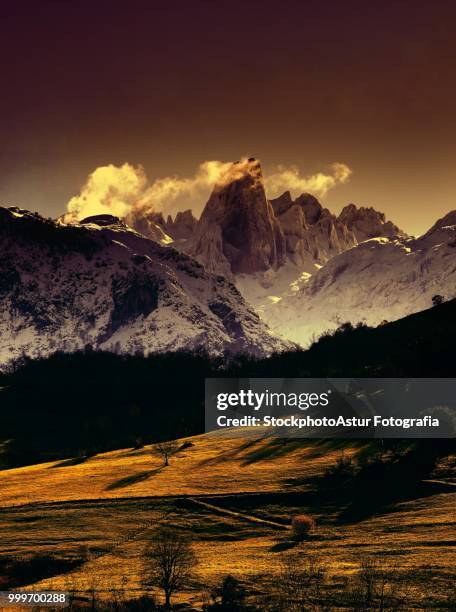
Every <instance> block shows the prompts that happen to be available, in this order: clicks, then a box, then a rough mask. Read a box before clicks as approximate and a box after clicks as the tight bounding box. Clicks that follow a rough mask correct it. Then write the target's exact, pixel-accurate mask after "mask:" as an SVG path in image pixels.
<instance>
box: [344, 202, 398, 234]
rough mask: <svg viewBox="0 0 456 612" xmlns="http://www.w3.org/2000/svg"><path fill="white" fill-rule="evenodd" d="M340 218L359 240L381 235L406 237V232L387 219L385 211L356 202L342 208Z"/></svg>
mask: <svg viewBox="0 0 456 612" xmlns="http://www.w3.org/2000/svg"><path fill="white" fill-rule="evenodd" d="M338 219H339V221H340V222H341V223H343V224H344V225H346V226H347V227H348V229H350V230H351V231H352V232H353V233H354V234H355V236H356V239H357V240H358V242H363V241H364V240H369V239H370V238H378V237H379V236H383V237H386V238H391V237H393V236H401V237H406V233H405V232H403V231H402V230H401V229H400V228H399V227H397V225H395V224H394V223H392V221H387V220H386V218H385V214H384V213H382V212H379V211H378V210H375V209H374V208H372V207H369V208H367V207H365V206H361V207H359V208H358V207H357V206H356V205H355V204H348V205H347V206H345V207H344V208H343V209H342V212H341V213H340V215H339V217H338Z"/></svg>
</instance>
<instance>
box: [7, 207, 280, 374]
mask: <svg viewBox="0 0 456 612" xmlns="http://www.w3.org/2000/svg"><path fill="white" fill-rule="evenodd" d="M0 297H1V300H0V364H2V365H4V364H6V363H8V362H10V361H11V360H13V359H15V358H17V357H19V356H21V355H24V354H25V355H29V356H31V357H37V356H40V355H42V356H45V355H48V354H50V353H52V352H54V351H57V350H64V351H73V350H76V349H80V348H83V347H84V346H86V345H91V346H92V347H93V348H96V349H106V350H112V351H116V352H128V353H135V352H137V351H139V352H141V353H146V354H147V353H150V352H156V351H173V350H178V349H189V350H192V349H197V348H199V347H204V348H206V349H207V350H209V351H210V352H211V353H221V352H222V351H225V350H228V351H233V352H236V351H245V352H252V353H255V354H265V353H268V352H271V351H273V350H280V349H281V348H283V347H284V346H285V344H284V343H283V342H282V341H280V340H278V339H277V338H275V337H274V336H273V335H272V334H271V332H270V331H269V330H268V329H267V327H266V326H265V325H264V324H263V323H262V322H261V320H260V319H259V317H258V315H257V314H256V313H255V312H254V311H253V309H252V308H251V307H249V306H248V305H247V304H246V302H245V301H244V299H243V298H242V296H241V295H240V294H239V291H238V290H237V289H236V287H235V286H234V285H233V284H231V283H230V282H229V281H228V280H226V279H224V278H222V277H220V276H215V275H212V274H209V273H208V272H206V271H205V270H204V269H203V267H202V266H201V265H200V264H199V263H197V262H196V261H194V260H193V259H191V258H190V257H188V256H187V255H185V254H182V253H179V252H178V251H176V250H175V249H173V248H171V247H167V246H163V245H161V244H159V243H158V242H154V241H152V240H149V239H147V238H145V237H144V236H142V235H141V234H139V233H138V232H136V231H134V230H132V229H130V228H128V227H127V226H126V225H125V224H124V223H122V222H119V220H118V219H116V218H115V217H111V216H109V215H99V216H96V217H91V218H88V219H85V220H84V221H82V222H81V223H80V224H79V225H64V224H61V223H57V222H54V221H50V220H47V219H44V218H42V217H40V216H39V215H38V214H36V213H30V212H28V211H25V210H21V209H18V208H10V209H6V208H0Z"/></svg>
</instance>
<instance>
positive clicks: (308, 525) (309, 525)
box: [291, 514, 315, 538]
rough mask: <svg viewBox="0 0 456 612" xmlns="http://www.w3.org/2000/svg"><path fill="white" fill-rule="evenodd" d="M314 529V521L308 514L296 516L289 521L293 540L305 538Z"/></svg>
mask: <svg viewBox="0 0 456 612" xmlns="http://www.w3.org/2000/svg"><path fill="white" fill-rule="evenodd" d="M313 529H315V521H314V519H313V518H312V517H311V516H309V515H308V514H298V515H297V516H294V517H293V519H292V521H291V530H292V531H293V535H294V536H295V538H305V537H306V536H307V535H309V533H310V532H311V531H313Z"/></svg>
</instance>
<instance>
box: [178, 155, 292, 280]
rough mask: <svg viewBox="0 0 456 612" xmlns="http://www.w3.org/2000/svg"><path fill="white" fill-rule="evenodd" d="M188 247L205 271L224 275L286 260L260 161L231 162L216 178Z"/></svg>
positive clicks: (264, 268) (251, 271)
mask: <svg viewBox="0 0 456 612" xmlns="http://www.w3.org/2000/svg"><path fill="white" fill-rule="evenodd" d="M188 252H189V253H190V254H192V255H193V256H194V257H196V258H197V259H198V260H199V261H201V263H203V265H204V266H205V267H206V269H207V270H210V271H211V270H212V271H216V272H218V273H224V274H227V275H232V274H242V273H246V274H253V273H255V272H263V271H266V270H269V269H271V268H272V269H277V268H279V267H280V266H281V265H282V264H283V263H284V261H285V239H284V236H283V233H282V230H281V227H280V225H279V223H278V221H277V219H276V217H275V215H274V211H273V208H272V206H271V204H270V203H269V202H268V200H267V199H266V194H265V190H264V184H263V178H262V174H261V167H260V163H259V162H258V160H256V159H254V158H250V159H248V160H245V161H241V162H237V163H234V164H232V166H231V167H230V168H229V169H228V170H227V171H226V172H225V173H224V175H223V176H222V177H221V178H220V180H219V181H218V183H217V184H216V185H215V187H214V190H213V191H212V194H211V196H210V198H209V200H208V202H207V204H206V206H205V208H204V210H203V213H202V215H201V218H200V220H199V222H198V225H197V227H196V231H195V236H194V237H193V239H192V241H191V244H190V245H189V247H188Z"/></svg>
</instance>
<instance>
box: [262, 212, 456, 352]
mask: <svg viewBox="0 0 456 612" xmlns="http://www.w3.org/2000/svg"><path fill="white" fill-rule="evenodd" d="M436 294H441V295H443V296H444V297H446V298H453V297H456V211H453V212H451V213H448V215H446V216H445V217H443V218H442V219H439V221H437V223H436V224H435V225H434V226H433V227H432V228H431V229H430V230H429V231H428V232H426V234H424V235H423V236H421V237H420V238H409V237H398V236H394V237H391V238H389V237H378V238H372V239H370V240H367V241H365V242H362V243H360V244H359V245H357V246H355V247H354V248H352V249H350V250H348V251H345V252H343V253H341V254H339V255H337V256H336V257H333V258H332V259H331V260H330V261H328V262H327V263H326V264H325V265H324V266H323V267H322V268H321V269H319V270H317V271H315V273H314V274H312V275H311V276H309V277H308V279H306V281H305V282H304V283H303V284H302V286H301V287H300V289H299V290H298V291H295V292H294V293H292V292H289V293H288V294H287V295H284V296H283V297H282V299H280V300H277V301H276V302H269V304H268V305H267V306H266V307H265V308H264V309H263V317H264V319H265V321H267V322H268V324H269V325H270V326H271V328H272V329H273V331H275V332H276V333H278V334H281V335H282V336H283V337H285V338H288V339H290V340H293V341H295V342H299V343H302V344H308V343H309V342H310V341H311V340H312V339H313V338H315V337H317V336H318V335H319V334H321V333H323V332H325V331H327V330H331V329H335V328H336V327H338V326H339V325H340V324H342V323H344V322H346V321H350V322H351V323H353V324H356V323H359V322H362V323H367V324H369V325H378V324H379V323H381V322H382V321H383V320H388V321H392V320H396V319H399V318H401V317H404V316H406V315H408V314H411V313H413V312H417V311H419V310H424V309H425V308H429V307H430V306H431V305H432V297H433V296H434V295H436Z"/></svg>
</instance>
